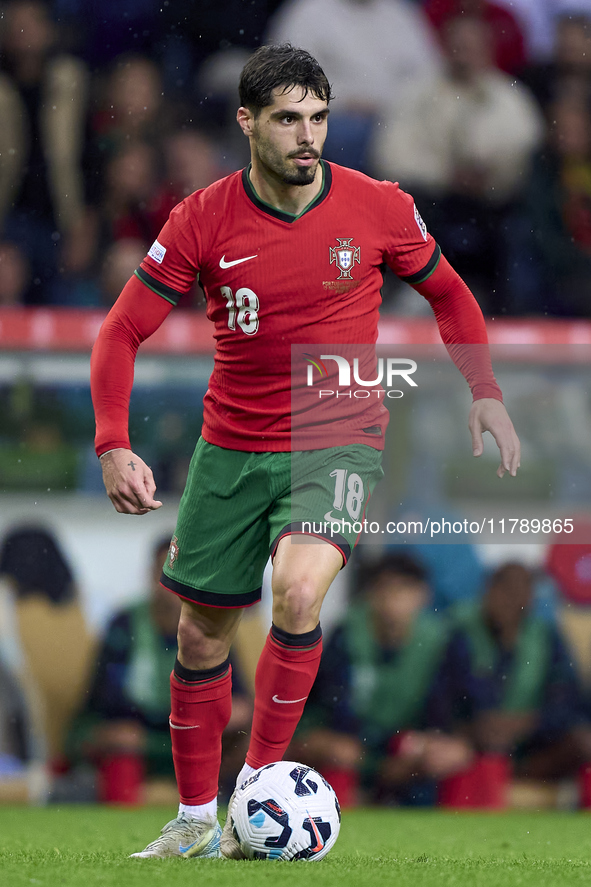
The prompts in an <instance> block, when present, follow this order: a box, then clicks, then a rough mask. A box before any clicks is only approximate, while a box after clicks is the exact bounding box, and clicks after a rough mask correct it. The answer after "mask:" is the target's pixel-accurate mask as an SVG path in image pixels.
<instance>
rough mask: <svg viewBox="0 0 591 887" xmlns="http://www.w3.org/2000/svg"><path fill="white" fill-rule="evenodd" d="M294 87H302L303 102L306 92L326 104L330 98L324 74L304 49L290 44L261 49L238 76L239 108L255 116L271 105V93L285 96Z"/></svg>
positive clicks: (330, 94)
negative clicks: (251, 112) (282, 93)
mask: <svg viewBox="0 0 591 887" xmlns="http://www.w3.org/2000/svg"><path fill="white" fill-rule="evenodd" d="M294 86H301V87H302V89H303V90H304V95H303V97H302V98H305V97H306V96H307V95H308V93H309V92H310V93H312V95H314V96H316V98H317V99H320V100H321V101H324V102H326V103H327V104H328V102H329V101H330V100H331V99H332V98H333V95H332V92H331V89H330V83H329V82H328V80H327V78H326V74H325V73H324V71H323V70H322V68H321V67H320V65H319V64H318V62H317V61H316V59H315V58H314V56H312V55H310V53H309V52H306V50H305V49H298V48H297V47H295V46H292V45H291V43H281V44H279V45H271V46H260V47H259V48H258V49H257V50H256V51H255V52H253V54H252V55H251V57H250V58H249V60H248V61H247V63H246V64H245V66H244V68H243V70H242V74H241V75H240V83H239V84H238V94H239V96H240V104H241V105H242V106H243V107H244V108H248V109H249V110H251V111H253V112H254V114H255V116H256V115H258V114H259V112H260V111H262V109H263V108H266V107H267V106H268V105H271V104H273V90H275V89H281V88H283V90H284V91H285V92H287V91H288V90H290V89H291V88H292V87H294Z"/></svg>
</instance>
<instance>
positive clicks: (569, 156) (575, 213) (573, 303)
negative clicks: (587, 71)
mask: <svg viewBox="0 0 591 887" xmlns="http://www.w3.org/2000/svg"><path fill="white" fill-rule="evenodd" d="M550 117H551V124H550V130H549V135H548V142H547V145H546V147H545V149H544V150H543V151H541V152H540V153H539V154H538V156H537V157H536V158H535V161H534V164H533V169H532V173H531V178H530V181H529V186H528V189H527V193H526V206H525V212H526V219H527V229H528V231H531V239H530V241H529V242H528V243H527V248H528V249H529V250H530V251H532V252H533V256H534V262H533V263H532V267H531V269H530V283H531V284H532V285H533V289H534V291H533V292H532V293H531V294H530V296H529V301H526V302H525V304H524V306H523V307H528V308H530V310H531V309H532V308H533V309H537V310H538V311H540V312H541V311H543V312H545V313H551V314H557V315H564V316H578V317H591V298H590V295H589V294H590V292H591V114H590V112H589V108H588V106H587V105H586V104H582V103H580V102H578V101H573V100H572V99H570V98H564V99H559V100H558V101H556V102H555V103H554V104H553V105H552V107H551V109H550ZM534 275H535V276H534ZM524 301H525V300H524Z"/></svg>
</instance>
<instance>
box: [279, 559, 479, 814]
mask: <svg viewBox="0 0 591 887" xmlns="http://www.w3.org/2000/svg"><path fill="white" fill-rule="evenodd" d="M363 573H364V575H363V588H364V589H365V593H364V595H363V597H362V598H361V599H360V600H354V602H353V603H352V604H351V606H350V607H349V610H348V613H347V616H346V618H345V620H344V622H343V623H342V624H341V625H340V626H338V627H337V628H336V629H335V632H334V634H333V635H332V636H331V639H330V641H329V643H328V645H327V647H326V649H325V652H324V654H323V657H322V662H321V665H320V671H319V673H318V678H317V680H316V682H315V684H314V688H313V690H312V693H311V694H310V698H309V701H308V704H307V705H306V709H305V712H304V718H303V720H302V725H301V727H300V729H299V731H298V734H297V737H296V740H295V746H294V749H293V752H294V754H295V755H296V756H297V755H301V756H302V759H303V760H306V761H308V762H309V763H310V764H312V765H313V766H316V767H318V768H319V769H320V771H321V772H322V774H323V775H324V776H325V777H326V778H327V779H328V780H329V781H330V782H331V783H332V784H333V785H334V787H335V790H336V791H337V795H338V796H339V799H340V800H341V801H342V803H343V804H344V805H345V806H347V805H348V804H351V803H354V801H355V795H356V787H357V782H358V780H359V778H361V781H362V783H363V787H364V788H365V790H366V791H367V793H368V794H367V797H368V799H370V800H374V801H382V802H387V801H392V799H394V798H395V799H397V800H402V801H405V800H406V801H414V802H415V803H416V802H417V801H421V800H422V802H423V803H424V802H425V800H427V801H433V797H434V785H433V780H434V779H437V778H440V777H442V776H444V775H447V774H449V773H451V772H454V771H455V770H459V769H462V768H463V767H465V766H466V765H467V763H468V762H469V761H470V760H471V756H472V752H471V749H470V747H469V746H468V744H467V743H466V742H465V741H464V740H463V739H462V738H460V737H453V736H448V735H444V734H442V733H439V732H436V729H437V728H438V727H439V726H440V720H441V688H440V687H439V686H438V673H439V671H440V669H441V667H442V664H443V659H444V655H445V647H446V642H447V624H446V622H445V621H444V619H443V617H441V616H438V615H436V614H435V613H433V612H432V611H429V610H428V609H427V605H428V603H429V589H428V586H427V585H426V583H425V580H424V573H423V571H422V568H421V567H420V566H419V565H418V564H417V563H416V562H415V561H413V560H412V559H411V558H409V557H408V556H407V555H397V554H386V555H384V556H383V557H382V559H380V560H379V561H378V562H377V563H376V564H375V565H373V566H372V567H370V568H366V569H365V570H364V571H363ZM298 760H299V757H298Z"/></svg>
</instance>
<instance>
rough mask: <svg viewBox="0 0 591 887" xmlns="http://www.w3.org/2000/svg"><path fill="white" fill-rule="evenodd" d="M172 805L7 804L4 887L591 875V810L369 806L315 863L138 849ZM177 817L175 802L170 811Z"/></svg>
mask: <svg viewBox="0 0 591 887" xmlns="http://www.w3.org/2000/svg"><path fill="white" fill-rule="evenodd" d="M167 812H168V811H163V809H162V808H147V809H141V810H118V809H108V808H104V807H103V808H100V807H77V806H72V807H49V808H44V809H43V808H26V807H0V885H2V887H20V885H27V887H39V885H42V887H62V885H64V887H97V885H117V887H119V885H122V887H159V885H162V887H165V885H166V887H189V885H191V887H196V885H199V887H200V885H206V887H209V885H213V887H217V885H220V887H222V885H224V887H225V885H232V887H234V885H236V887H267V885H276V884H277V883H278V882H279V883H280V884H281V885H287V887H290V885H296V887H300V885H305V887H343V885H355V887H357V885H368V887H369V885H372V887H373V885H389V887H411V885H412V887H431V885H432V887H448V885H454V887H517V885H520V887H521V885H523V887H526V885H532V887H533V885H536V887H539V885H542V887H545V885H548V887H561V885H578V884H586V885H589V883H590V882H591V817H589V816H588V815H585V814H576V813H573V814H570V813H504V814H503V813H501V814H485V813H481V814H474V813H469V814H466V813H461V814H460V813H450V812H445V813H442V812H438V811H433V810H426V811H410V812H409V811H405V810H359V811H354V812H347V813H345V815H344V817H343V824H342V828H341V834H340V836H339V840H338V842H337V844H336V846H335V848H334V850H333V851H332V852H331V853H330V854H329V856H328V857H327V858H326V859H324V860H323V861H321V862H319V863H318V864H316V863H277V862H242V861H241V862H235V861H231V860H214V859H211V860H209V859H206V860H200V861H199V860H195V861H190V860H184V859H167V860H139V859H128V858H127V856H128V854H129V853H132V852H133V851H135V850H138V849H140V848H143V847H144V846H145V844H146V843H147V842H148V841H150V840H152V839H153V838H154V837H156V835H157V834H158V832H159V830H160V828H161V827H162V825H163V824H164V822H165V821H166V819H167V818H168V817H167ZM170 815H171V816H172V813H171V814H170Z"/></svg>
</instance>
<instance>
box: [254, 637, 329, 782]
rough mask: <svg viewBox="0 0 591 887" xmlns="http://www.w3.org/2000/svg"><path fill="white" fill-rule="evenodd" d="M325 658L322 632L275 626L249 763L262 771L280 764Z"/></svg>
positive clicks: (262, 664)
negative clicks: (290, 632)
mask: <svg viewBox="0 0 591 887" xmlns="http://www.w3.org/2000/svg"><path fill="white" fill-rule="evenodd" d="M321 655H322V631H321V629H320V625H317V626H316V628H315V629H314V630H313V631H309V632H306V634H300V635H294V634H289V633H288V632H286V631H282V630H281V629H278V628H277V627H276V626H275V625H274V626H273V627H272V628H271V631H270V632H269V634H268V636H267V641H266V643H265V646H264V648H263V652H262V653H261V657H260V659H259V662H258V665H257V670H256V677H255V703H254V715H253V719H252V732H251V735H250V745H249V747H248V754H247V755H246V763H247V764H249V765H250V766H251V767H255V768H256V769H258V768H259V767H263V766H264V765H265V764H272V763H273V762H275V761H280V760H281V759H282V757H283V755H284V754H285V751H286V749H287V746H288V745H289V743H290V742H291V739H292V736H293V734H294V731H295V728H296V727H297V725H298V721H299V720H300V718H301V716H302V712H303V711H304V706H305V704H306V700H307V698H308V693H309V692H310V690H311V689H312V684H313V683H314V680H315V678H316V674H317V672H318V666H319V665H320V657H321Z"/></svg>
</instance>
